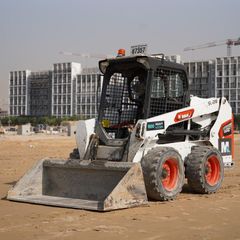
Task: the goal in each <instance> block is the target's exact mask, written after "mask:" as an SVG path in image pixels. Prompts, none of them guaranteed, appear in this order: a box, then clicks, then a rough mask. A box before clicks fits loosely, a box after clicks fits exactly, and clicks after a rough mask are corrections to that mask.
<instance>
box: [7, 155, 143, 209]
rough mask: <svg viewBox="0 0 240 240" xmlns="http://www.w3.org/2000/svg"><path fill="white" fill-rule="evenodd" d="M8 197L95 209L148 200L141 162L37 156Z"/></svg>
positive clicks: (23, 200) (128, 205)
mask: <svg viewBox="0 0 240 240" xmlns="http://www.w3.org/2000/svg"><path fill="white" fill-rule="evenodd" d="M7 199H9V200H13V201H19V202H29V203H36V204H43V205H52V206H60V207H68V208H79V209H87V210H96V211H110V210H115V209H122V208H129V207H135V206H139V205H143V204H147V194H146V190H145V184H144V180H143V174H142V169H141V165H140V163H128V162H110V161H88V160H82V161H79V160H69V161H66V160H56V159H43V160H40V161H39V162H38V163H37V164H36V165H35V166H34V167H33V168H32V169H30V170H29V171H28V172H27V173H26V174H25V175H24V176H23V177H22V178H21V179H20V180H19V181H18V182H17V184H16V185H15V186H14V187H13V188H12V189H11V190H9V192H8V196H7Z"/></svg>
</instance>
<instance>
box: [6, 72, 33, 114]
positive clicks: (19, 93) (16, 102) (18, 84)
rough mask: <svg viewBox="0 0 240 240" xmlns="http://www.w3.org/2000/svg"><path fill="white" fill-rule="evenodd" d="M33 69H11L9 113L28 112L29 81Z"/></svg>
mask: <svg viewBox="0 0 240 240" xmlns="http://www.w3.org/2000/svg"><path fill="white" fill-rule="evenodd" d="M30 74H31V71H29V70H23V71H11V72H10V75H9V114H10V115H11V116H18V115H27V114H28V107H29V106H28V96H29V94H28V81H29V75H30Z"/></svg>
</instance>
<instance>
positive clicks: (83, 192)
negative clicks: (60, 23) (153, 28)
mask: <svg viewBox="0 0 240 240" xmlns="http://www.w3.org/2000/svg"><path fill="white" fill-rule="evenodd" d="M99 68H100V70H101V72H102V73H103V75H104V79H103V87H102V94H101V100H100V105H99V112H98V118H97V119H89V120H86V121H79V123H78V127H77V131H76V142H77V147H78V149H77V150H75V151H74V152H73V153H72V154H71V159H68V160H60V159H43V160H40V161H39V162H38V163H37V164H36V165H35V166H34V167H33V168H32V169H30V170H29V171H28V172H27V173H26V174H25V175H24V176H23V177H22V178H21V179H20V180H19V181H18V182H17V184H16V185H15V186H14V187H13V188H12V189H11V190H10V191H9V192H8V195H7V198H8V199H9V200H13V201H20V202H29V203H36V204H44V205H53V206H61V207H70V208H79V209H88V210H96V211H109V210H114V209H121V208H128V207H134V206H139V205H143V204H147V203H148V199H153V200H160V201H165V200H172V199H174V198H175V197H176V196H177V195H178V194H179V193H180V192H181V190H182V186H183V183H184V180H185V178H187V181H188V184H189V186H190V188H191V189H192V191H193V192H196V193H202V194H210V193H214V192H216V191H217V190H218V189H219V188H220V187H221V184H222V181H223V178H224V167H230V166H232V165H233V152H234V149H233V148H234V142H233V118H232V110H231V106H230V105H229V103H228V101H227V100H226V98H224V97H222V98H208V99H202V98H199V97H195V96H190V95H189V83H188V78H187V73H186V70H185V68H184V66H183V65H181V64H177V63H173V62H169V61H166V60H165V59H164V57H163V56H162V55H159V56H157V55H155V56H145V55H137V56H119V57H116V58H111V59H106V60H102V61H100V62H99ZM74 153H77V154H74Z"/></svg>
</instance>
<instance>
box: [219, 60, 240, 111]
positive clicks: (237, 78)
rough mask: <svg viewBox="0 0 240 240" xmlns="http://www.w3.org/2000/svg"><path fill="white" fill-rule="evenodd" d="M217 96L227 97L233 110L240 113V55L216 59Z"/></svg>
mask: <svg viewBox="0 0 240 240" xmlns="http://www.w3.org/2000/svg"><path fill="white" fill-rule="evenodd" d="M215 85H216V88H215V96H216V97H222V96H224V97H226V98H227V99H228V101H229V102H230V105H231V106H232V109H233V112H234V113H236V114H240V56H236V57H219V58H216V61H215Z"/></svg>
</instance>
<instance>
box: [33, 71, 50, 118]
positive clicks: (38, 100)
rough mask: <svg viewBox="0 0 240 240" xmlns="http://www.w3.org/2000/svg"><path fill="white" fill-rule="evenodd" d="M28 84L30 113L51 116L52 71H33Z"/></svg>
mask: <svg viewBox="0 0 240 240" xmlns="http://www.w3.org/2000/svg"><path fill="white" fill-rule="evenodd" d="M28 86H29V87H28V88H29V90H28V92H29V97H28V99H29V101H28V110H29V111H28V115H30V116H50V115H51V110H52V109H51V106H52V104H51V103H52V71H41V72H31V74H30V76H29V85H28Z"/></svg>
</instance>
